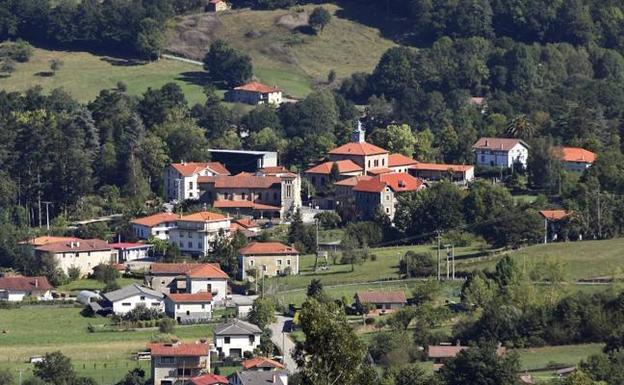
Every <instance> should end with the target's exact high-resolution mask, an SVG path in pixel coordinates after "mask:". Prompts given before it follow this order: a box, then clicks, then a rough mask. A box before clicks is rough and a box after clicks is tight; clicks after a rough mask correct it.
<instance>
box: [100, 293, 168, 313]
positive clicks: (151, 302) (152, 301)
mask: <svg viewBox="0 0 624 385" xmlns="http://www.w3.org/2000/svg"><path fill="white" fill-rule="evenodd" d="M139 304H143V305H145V307H147V308H156V309H158V310H160V311H165V303H164V301H163V299H162V298H159V297H156V296H152V295H149V294H145V293H142V294H136V295H133V296H131V297H128V298H124V299H121V300H118V301H114V302H112V305H113V313H115V314H126V313H127V312H129V311H130V310H132V309H134V308H135V307H137V306H138V305H139Z"/></svg>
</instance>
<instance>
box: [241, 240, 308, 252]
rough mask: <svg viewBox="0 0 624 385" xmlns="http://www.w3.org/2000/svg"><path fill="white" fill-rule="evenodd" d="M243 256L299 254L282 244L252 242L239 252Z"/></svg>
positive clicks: (292, 248)
mask: <svg viewBox="0 0 624 385" xmlns="http://www.w3.org/2000/svg"><path fill="white" fill-rule="evenodd" d="M239 253H240V254H241V255H292V254H299V251H297V249H295V248H294V247H290V246H286V245H285V244H283V243H280V242H251V243H250V244H248V245H247V246H245V247H243V248H242V249H240V250H239Z"/></svg>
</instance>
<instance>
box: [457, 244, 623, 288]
mask: <svg viewBox="0 0 624 385" xmlns="http://www.w3.org/2000/svg"><path fill="white" fill-rule="evenodd" d="M509 255H511V257H512V258H514V259H515V260H516V261H517V262H518V264H519V265H520V266H523V265H524V264H525V263H526V265H527V266H528V267H530V266H532V265H533V264H535V263H538V262H540V261H543V260H545V259H548V258H557V259H559V260H561V261H562V262H563V263H564V264H565V268H566V271H567V275H568V278H569V279H570V280H578V279H591V278H597V277H607V278H610V277H612V276H613V275H614V274H616V273H618V274H619V272H621V270H622V268H624V238H617V239H609V240H604V241H583V242H560V243H550V244H548V245H536V246H531V247H526V248H522V249H520V250H517V251H514V252H511V253H509ZM501 257H502V256H499V257H497V258H487V260H482V261H478V260H473V261H460V262H459V263H458V269H459V270H475V269H491V268H493V267H494V265H495V264H496V262H497V260H498V259H500V258H501Z"/></svg>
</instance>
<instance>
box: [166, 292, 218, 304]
mask: <svg viewBox="0 0 624 385" xmlns="http://www.w3.org/2000/svg"><path fill="white" fill-rule="evenodd" d="M165 295H166V296H167V298H169V299H170V300H171V301H172V302H174V303H206V302H212V293H204V292H199V293H193V294H190V293H180V294H165Z"/></svg>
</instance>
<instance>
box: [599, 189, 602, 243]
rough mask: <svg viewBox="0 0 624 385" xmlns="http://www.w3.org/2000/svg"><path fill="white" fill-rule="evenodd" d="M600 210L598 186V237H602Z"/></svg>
mask: <svg viewBox="0 0 624 385" xmlns="http://www.w3.org/2000/svg"><path fill="white" fill-rule="evenodd" d="M601 211H602V210H600V188H598V239H602V214H601Z"/></svg>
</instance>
